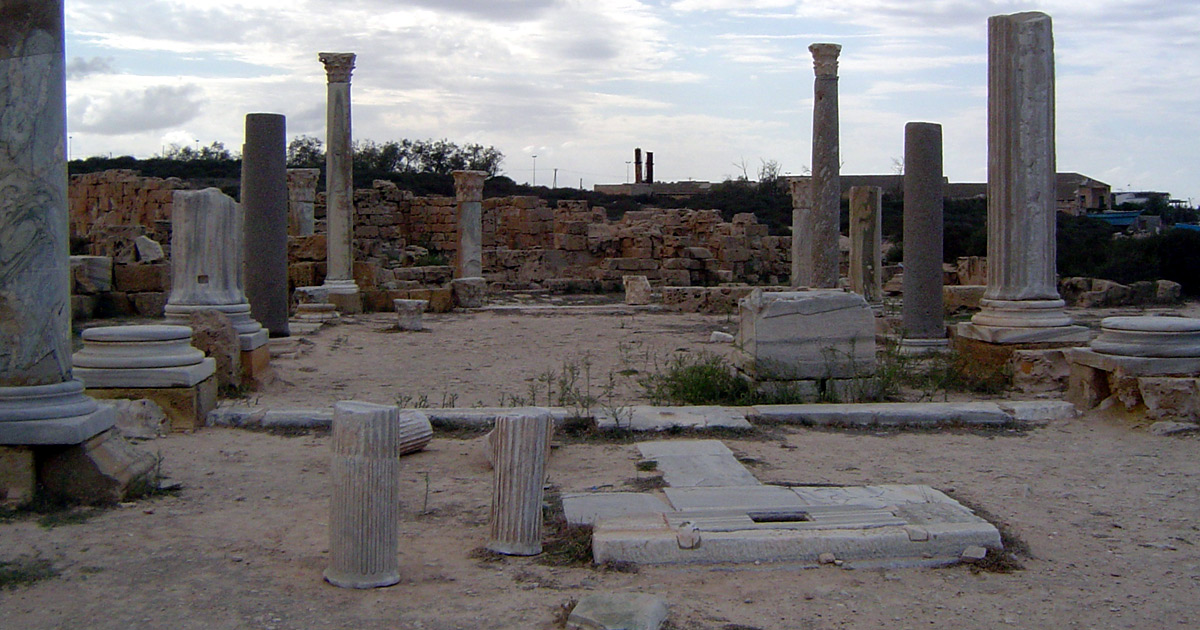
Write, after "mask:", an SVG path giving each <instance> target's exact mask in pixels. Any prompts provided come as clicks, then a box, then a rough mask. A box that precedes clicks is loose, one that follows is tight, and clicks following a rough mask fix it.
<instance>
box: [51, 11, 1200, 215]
mask: <svg viewBox="0 0 1200 630" xmlns="http://www.w3.org/2000/svg"><path fill="white" fill-rule="evenodd" d="M66 7H67V17H66V24H67V38H68V43H67V59H68V79H67V81H68V83H67V97H68V120H69V133H70V134H71V136H72V142H71V151H72V155H73V157H76V158H78V157H86V156H89V155H97V154H107V153H110V152H111V153H113V154H133V155H137V156H139V157H146V156H150V155H152V154H155V153H159V152H160V151H161V150H162V148H163V146H164V145H167V144H170V143H172V142H175V143H182V144H194V143H195V142H197V141H198V142H199V144H201V145H207V144H210V143H211V142H213V141H220V142H223V143H225V144H226V145H227V146H228V147H229V148H231V149H238V148H240V145H241V142H242V134H243V125H244V115H245V114H246V113H248V112H277V113H282V114H285V115H286V116H287V124H288V136H289V138H291V137H294V136H296V135H300V134H308V135H312V136H317V137H320V138H324V135H325V128H324V127H325V119H324V111H325V73H324V70H323V68H322V66H321V64H320V63H319V62H318V61H317V53H318V52H320V51H331V52H355V53H357V54H358V62H357V69H356V70H355V71H354V76H353V80H352V84H353V96H352V99H353V115H354V135H355V138H357V139H371V140H376V141H385V140H392V139H400V138H413V139H417V138H448V139H450V140H452V141H455V142H459V143H466V142H478V143H481V144H484V145H494V146H495V147H497V148H498V149H500V150H501V151H502V152H503V153H504V155H505V161H504V163H503V165H502V170H503V172H504V173H505V174H507V175H509V176H510V177H512V178H513V179H515V180H517V181H522V182H524V181H530V180H532V179H533V178H534V173H535V171H534V163H535V160H534V159H533V157H532V156H533V155H537V159H536V178H537V183H538V184H550V183H551V182H552V178H553V169H555V168H557V169H558V178H557V181H558V184H559V185H560V186H568V185H569V186H578V185H579V183H580V180H581V179H582V181H583V184H584V185H585V186H587V187H588V188H590V187H591V185H592V184H595V183H619V182H623V181H626V177H627V173H628V166H627V165H626V162H627V161H629V160H632V159H633V148H634V147H639V146H640V147H641V148H642V149H643V150H645V151H653V152H654V155H655V176H656V179H658V180H662V181H672V180H685V179H700V180H710V181H720V180H722V179H725V178H727V177H733V176H739V175H741V174H742V168H743V165H744V167H745V170H746V172H747V173H748V174H749V176H750V177H751V178H754V177H755V176H756V174H757V171H758V168H759V167H760V165H761V162H762V160H776V161H778V162H779V163H780V164H781V165H782V167H783V170H784V172H788V173H801V172H804V171H805V169H806V168H807V167H808V165H809V164H810V162H811V149H810V141H811V136H812V84H813V70H812V56H811V55H810V53H809V52H808V45H809V44H811V43H813V42H834V43H839V44H841V45H842V46H843V49H842V56H841V70H840V76H841V80H840V100H841V133H842V160H843V167H842V172H843V173H852V174H863V173H889V172H892V171H893V168H894V163H895V161H896V160H898V159H899V158H901V156H902V154H903V146H904V142H903V136H904V123H905V122H907V121H931V122H938V123H941V124H942V125H943V127H944V130H943V133H944V140H945V165H946V166H945V168H946V175H947V176H949V177H950V178H951V180H952V181H984V180H985V179H986V170H987V144H986V138H987V135H986V119H987V118H986V117H987V84H986V81H987V17H988V16H989V15H996V14H1002V13H1012V12H1017V11H1022V10H1031V9H1036V10H1042V11H1045V12H1047V13H1049V14H1050V15H1051V16H1052V17H1053V18H1054V31H1055V33H1054V34H1055V40H1056V41H1055V45H1056V58H1057V74H1058V84H1057V98H1058V166H1059V170H1060V171H1077V172H1081V173H1084V174H1086V175H1089V176H1092V177H1095V178H1097V179H1100V180H1102V181H1105V182H1108V183H1109V184H1111V185H1112V187H1113V189H1114V190H1161V191H1168V192H1170V193H1172V195H1173V196H1175V197H1178V198H1184V199H1187V198H1192V199H1193V200H1194V202H1195V203H1200V158H1197V150H1198V148H1197V142H1198V140H1200V2H1196V0H1121V1H1119V0H1058V1H1044V2H1036V1H1034V2H1021V3H1018V2H1012V1H1009V0H338V1H337V2H331V1H328V0H323V1H314V0H206V1H205V2H195V1H194V0H140V1H139V2H129V1H128V0H69V1H68V2H67V3H66Z"/></svg>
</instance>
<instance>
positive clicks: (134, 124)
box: [68, 85, 204, 135]
mask: <svg viewBox="0 0 1200 630" xmlns="http://www.w3.org/2000/svg"><path fill="white" fill-rule="evenodd" d="M203 104H204V96H203V93H202V91H201V90H200V88H199V87H198V86H195V85H183V86H179V87H172V86H169V85H158V86H153V87H148V88H146V89H144V90H129V91H126V92H120V93H114V94H108V95H105V96H82V97H80V98H77V99H74V100H72V101H71V103H70V107H69V108H68V123H69V126H70V128H71V130H72V131H87V132H91V133H97V134H101V135H119V134H126V133H140V132H143V131H155V130H158V129H166V128H168V127H174V126H178V125H182V124H184V123H186V122H188V121H190V120H192V119H194V118H195V117H196V116H198V115H199V114H200V109H201V107H202V106H203Z"/></svg>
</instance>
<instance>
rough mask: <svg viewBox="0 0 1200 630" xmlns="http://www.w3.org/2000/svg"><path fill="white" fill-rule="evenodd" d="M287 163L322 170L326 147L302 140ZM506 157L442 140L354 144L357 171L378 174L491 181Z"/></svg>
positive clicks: (295, 144) (477, 146)
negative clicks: (457, 175)
mask: <svg viewBox="0 0 1200 630" xmlns="http://www.w3.org/2000/svg"><path fill="white" fill-rule="evenodd" d="M287 162H288V167H290V168H321V167H323V166H325V149H324V143H323V142H322V141H321V140H320V139H319V138H314V137H312V136H299V137H297V138H296V139H295V140H292V141H291V143H289V144H288V149H287ZM502 162H504V154H503V153H501V152H500V150H499V149H497V148H496V147H485V146H483V145H482V144H466V145H462V146H459V145H458V144H455V143H454V142H451V141H449V140H446V139H444V138H443V139H441V140H432V139H431V140H409V139H404V140H389V141H387V142H375V141H373V140H364V141H358V142H355V143H354V170H355V171H360V170H361V171H364V172H370V173H376V174H387V173H434V174H437V175H449V174H451V173H452V172H454V171H461V170H471V171H484V172H486V173H487V174H488V177H495V176H496V175H498V174H499V173H500V164H501V163H502Z"/></svg>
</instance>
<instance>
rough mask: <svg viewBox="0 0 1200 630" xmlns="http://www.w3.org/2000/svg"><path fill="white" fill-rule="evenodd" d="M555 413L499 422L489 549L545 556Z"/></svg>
mask: <svg viewBox="0 0 1200 630" xmlns="http://www.w3.org/2000/svg"><path fill="white" fill-rule="evenodd" d="M551 422H552V421H551V419H550V414H549V413H538V414H511V415H506V416H500V417H499V418H496V429H495V430H494V431H493V432H492V436H491V438H490V439H491V444H492V449H493V450H492V462H493V464H494V465H495V470H494V472H493V473H492V512H491V523H490V527H491V535H490V538H489V540H488V543H487V548H488V549H489V550H491V551H495V552H496V553H502V554H505V555H511V556H534V555H537V554H539V553H541V552H542V490H543V483H544V482H545V480H546V456H547V455H548V454H549V449H550V440H549V435H550V428H551V426H552V425H551Z"/></svg>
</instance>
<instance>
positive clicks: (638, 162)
mask: <svg viewBox="0 0 1200 630" xmlns="http://www.w3.org/2000/svg"><path fill="white" fill-rule="evenodd" d="M633 183H635V184H640V183H642V150H641V149H634V150H633Z"/></svg>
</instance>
